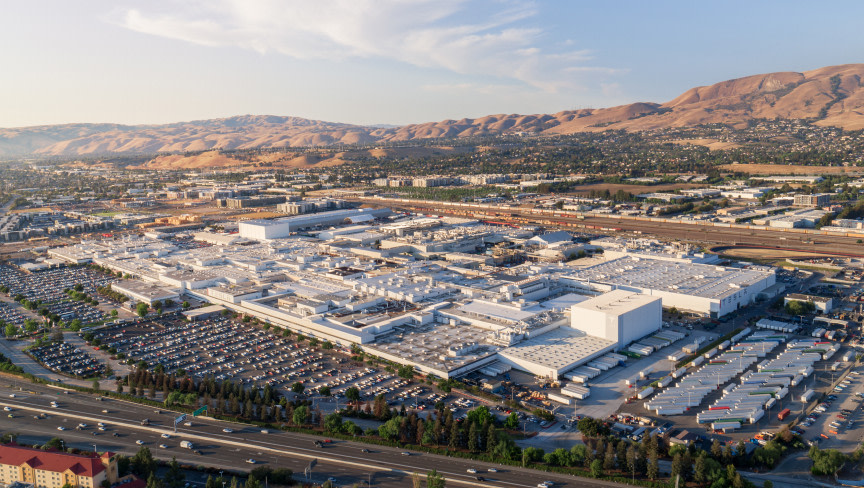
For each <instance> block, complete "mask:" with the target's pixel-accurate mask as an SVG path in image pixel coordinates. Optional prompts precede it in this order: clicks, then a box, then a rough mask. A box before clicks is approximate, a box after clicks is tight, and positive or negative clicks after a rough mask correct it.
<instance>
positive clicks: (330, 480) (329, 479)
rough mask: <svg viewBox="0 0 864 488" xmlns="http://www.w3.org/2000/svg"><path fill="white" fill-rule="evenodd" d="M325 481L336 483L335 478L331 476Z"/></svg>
mask: <svg viewBox="0 0 864 488" xmlns="http://www.w3.org/2000/svg"><path fill="white" fill-rule="evenodd" d="M327 481H329V482H331V483H335V482H336V478H334V477H332V476H331V477H329V478H327Z"/></svg>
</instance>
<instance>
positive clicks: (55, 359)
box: [28, 342, 105, 378]
mask: <svg viewBox="0 0 864 488" xmlns="http://www.w3.org/2000/svg"><path fill="white" fill-rule="evenodd" d="M28 353H29V354H30V355H31V356H32V357H33V359H35V360H36V361H38V362H40V363H42V364H43V365H45V367H47V368H49V369H51V370H52V371H56V372H58V373H63V374H67V375H70V376H77V377H79V378H92V377H99V376H101V375H102V374H103V373H105V365H104V364H103V363H102V362H100V361H99V360H98V359H96V358H94V357H93V356H91V355H90V354H88V353H87V352H86V351H82V350H81V349H79V348H77V347H75V346H73V345H71V344H66V343H62V342H61V343H54V344H49V345H47V346H40V347H34V348H32V349H30V350H29V351H28Z"/></svg>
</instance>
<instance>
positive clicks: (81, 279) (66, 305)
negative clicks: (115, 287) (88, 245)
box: [0, 265, 119, 324]
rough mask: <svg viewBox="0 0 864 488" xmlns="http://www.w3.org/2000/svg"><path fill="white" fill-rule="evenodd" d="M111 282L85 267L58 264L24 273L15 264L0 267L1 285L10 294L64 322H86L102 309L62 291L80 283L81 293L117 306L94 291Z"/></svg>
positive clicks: (102, 275)
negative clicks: (37, 304)
mask: <svg viewBox="0 0 864 488" xmlns="http://www.w3.org/2000/svg"><path fill="white" fill-rule="evenodd" d="M114 281H115V279H114V278H112V277H109V276H107V275H104V274H102V273H100V272H98V271H94V270H92V269H88V268H79V267H73V268H70V267H60V268H54V269H47V270H43V271H35V272H33V273H25V272H24V271H21V270H19V269H18V268H16V267H14V266H10V265H2V266H0V285H5V286H8V287H9V296H10V297H14V296H16V295H22V296H23V297H24V298H25V299H26V300H29V301H31V302H38V303H39V304H40V305H39V306H40V308H42V307H44V308H47V309H48V311H49V312H50V313H51V314H57V315H59V316H60V319H61V320H63V321H65V322H69V321H71V320H74V319H78V320H80V321H81V322H82V323H84V324H87V323H91V322H95V321H98V320H101V319H102V318H104V316H105V312H104V311H102V310H99V309H98V308H96V307H93V306H91V305H88V304H85V303H83V302H78V301H74V300H72V299H70V298H69V296H68V295H67V294H66V293H65V292H64V290H67V289H70V288H74V287H75V285H81V291H82V292H83V293H86V294H87V295H89V296H90V297H93V298H95V299H96V300H97V301H99V302H100V303H108V304H110V305H111V306H112V307H118V306H119V304H116V303H113V302H112V301H111V300H109V299H108V298H106V297H103V296H101V295H99V294H98V293H97V292H96V289H97V288H98V287H100V286H105V285H107V284H109V283H112V282H114Z"/></svg>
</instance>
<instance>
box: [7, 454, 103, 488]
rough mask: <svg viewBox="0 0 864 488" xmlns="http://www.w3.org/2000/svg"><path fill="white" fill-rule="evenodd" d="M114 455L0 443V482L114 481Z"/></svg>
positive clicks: (90, 487)
mask: <svg viewBox="0 0 864 488" xmlns="http://www.w3.org/2000/svg"><path fill="white" fill-rule="evenodd" d="M117 479H118V476H117V456H116V455H115V453H113V452H106V453H104V454H102V455H101V456H97V455H89V456H88V455H79V454H67V453H64V452H59V451H43V450H41V449H32V448H29V447H22V446H16V445H14V444H9V445H3V446H0V483H3V484H10V483H14V482H16V481H20V482H23V483H30V484H33V485H34V486H36V487H37V488H61V487H62V486H63V485H66V484H69V485H71V486H73V487H76V488H77V487H82V488H97V487H99V486H101V484H102V482H103V481H105V480H107V481H108V482H109V483H112V484H113V483H116V482H117Z"/></svg>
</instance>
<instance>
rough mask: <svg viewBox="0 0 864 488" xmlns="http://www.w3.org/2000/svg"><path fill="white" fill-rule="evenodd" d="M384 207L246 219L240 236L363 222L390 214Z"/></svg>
mask: <svg viewBox="0 0 864 488" xmlns="http://www.w3.org/2000/svg"><path fill="white" fill-rule="evenodd" d="M390 213H391V212H390V210H389V209H386V208H377V209H374V208H359V209H354V210H333V211H331V212H319V213H315V214H308V215H298V216H296V217H285V218H281V219H274V220H247V221H244V222H240V237H246V238H249V239H281V238H283V237H288V236H289V235H291V233H292V232H297V231H298V230H303V229H309V228H312V227H317V226H323V225H340V224H344V223H345V222H348V221H351V222H361V221H362V222H365V221H367V220H375V219H377V218H381V217H386V216H388V215H390Z"/></svg>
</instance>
